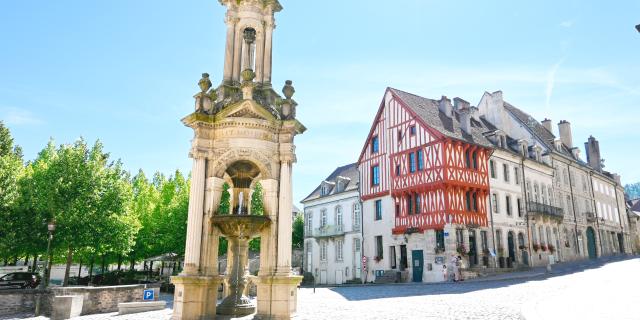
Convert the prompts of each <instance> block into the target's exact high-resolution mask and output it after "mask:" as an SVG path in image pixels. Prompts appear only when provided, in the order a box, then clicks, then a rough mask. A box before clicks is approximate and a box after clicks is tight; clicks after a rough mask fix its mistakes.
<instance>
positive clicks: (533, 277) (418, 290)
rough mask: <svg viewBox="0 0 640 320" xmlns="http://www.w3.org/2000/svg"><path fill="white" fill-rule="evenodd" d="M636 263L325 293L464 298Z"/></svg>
mask: <svg viewBox="0 0 640 320" xmlns="http://www.w3.org/2000/svg"><path fill="white" fill-rule="evenodd" d="M624 260H640V258H639V257H637V256H632V255H616V256H607V257H603V258H599V259H595V260H580V261H571V262H563V263H558V264H555V265H554V266H553V269H552V272H551V273H546V269H545V268H544V267H539V268H532V269H531V270H528V271H522V272H513V273H511V274H509V275H512V277H511V278H504V277H495V279H492V278H493V277H487V278H480V279H471V280H469V281H463V282H458V283H452V282H447V283H442V282H441V283H398V284H380V285H376V284H368V285H361V286H348V287H347V286H345V287H332V288H329V290H331V291H333V292H335V293H337V294H340V295H341V296H343V297H344V298H345V299H347V300H349V301H362V300H371V299H384V298H398V297H412V296H429V295H439V294H464V293H468V292H473V291H479V290H487V289H495V288H502V287H508V286H512V285H518V284H521V283H526V282H531V281H542V280H546V279H549V278H553V277H558V276H564V275H569V274H573V273H578V272H582V271H585V270H589V269H597V268H600V267H602V266H604V265H606V264H608V263H612V262H617V261H624Z"/></svg>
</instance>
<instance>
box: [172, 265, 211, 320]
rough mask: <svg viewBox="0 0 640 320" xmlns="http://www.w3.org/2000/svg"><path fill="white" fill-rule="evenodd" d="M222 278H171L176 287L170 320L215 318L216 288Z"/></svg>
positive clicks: (183, 276) (209, 319)
mask: <svg viewBox="0 0 640 320" xmlns="http://www.w3.org/2000/svg"><path fill="white" fill-rule="evenodd" d="M222 280H223V277H222V276H188V275H179V276H175V277H171V282H172V283H173V284H174V285H175V286H176V289H175V294H174V301H173V316H172V317H171V319H172V320H213V319H215V318H216V303H217V300H218V286H219V285H220V283H222Z"/></svg>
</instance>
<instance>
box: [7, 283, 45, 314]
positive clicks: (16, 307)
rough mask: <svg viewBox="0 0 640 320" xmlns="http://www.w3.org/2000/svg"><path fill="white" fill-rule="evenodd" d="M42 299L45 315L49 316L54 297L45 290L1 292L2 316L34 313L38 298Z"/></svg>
mask: <svg viewBox="0 0 640 320" xmlns="http://www.w3.org/2000/svg"><path fill="white" fill-rule="evenodd" d="M38 297H40V299H42V302H41V306H42V309H41V310H42V312H43V313H44V314H49V311H50V306H51V301H52V295H51V292H50V291H44V290H22V289H20V290H18V289H16V290H2V291H0V316H4V315H12V314H16V313H22V312H34V311H35V308H36V301H37V298H38Z"/></svg>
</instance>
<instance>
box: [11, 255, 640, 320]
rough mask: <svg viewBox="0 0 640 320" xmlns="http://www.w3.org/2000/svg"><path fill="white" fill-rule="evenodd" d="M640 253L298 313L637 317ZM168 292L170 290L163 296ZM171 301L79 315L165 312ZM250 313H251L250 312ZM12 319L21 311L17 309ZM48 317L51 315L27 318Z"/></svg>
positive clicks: (307, 301)
mask: <svg viewBox="0 0 640 320" xmlns="http://www.w3.org/2000/svg"><path fill="white" fill-rule="evenodd" d="M637 270H640V258H637V257H613V258H605V260H597V261H580V262H574V263H565V264H560V265H556V266H555V267H554V270H553V273H552V274H551V275H549V274H545V273H542V272H541V271H543V269H533V270H530V271H525V272H518V273H512V274H510V276H506V275H500V276H498V277H495V278H493V279H489V278H484V279H480V280H475V281H465V282H462V283H456V284H454V283H446V284H392V285H365V286H350V287H335V288H317V289H316V290H315V293H314V290H313V289H311V288H302V289H300V291H299V299H298V318H297V319H305V320H306V319H310V320H322V319H330V320H346V319H374V320H380V319H439V320H447V319H450V320H452V319H491V320H499V319H518V320H521V319H527V320H538V319H545V320H553V319H594V320H595V319H598V320H600V319H616V320H620V319H622V320H626V319H628V320H631V319H634V320H637V319H640V311H638V310H637V308H635V306H636V305H637V302H638V301H640V290H638V289H637V288H639V287H640V280H639V278H638V276H637V272H638V271H637ZM165 298H166V299H170V298H171V297H170V296H165ZM170 314H171V310H170V309H165V310H163V311H155V312H147V313H140V314H134V315H126V316H117V315H116V314H113V313H111V314H102V315H90V316H83V317H79V318H75V319H78V320H94V319H95V320H102V319H114V320H116V319H117V320H134V319H135V320H147V319H149V320H151V319H154V320H161V319H169V317H170ZM249 318H250V317H249ZM11 319H23V318H20V317H17V318H11ZM30 319H33V320H35V319H38V320H46V319H47V318H44V317H41V318H30Z"/></svg>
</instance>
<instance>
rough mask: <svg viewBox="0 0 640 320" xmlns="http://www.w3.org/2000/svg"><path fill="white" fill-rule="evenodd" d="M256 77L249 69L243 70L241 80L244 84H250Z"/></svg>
mask: <svg viewBox="0 0 640 320" xmlns="http://www.w3.org/2000/svg"><path fill="white" fill-rule="evenodd" d="M255 77H256V73H255V72H253V70H251V69H245V70H244V71H242V80H244V81H245V82H251V81H253V79H254V78H255Z"/></svg>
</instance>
